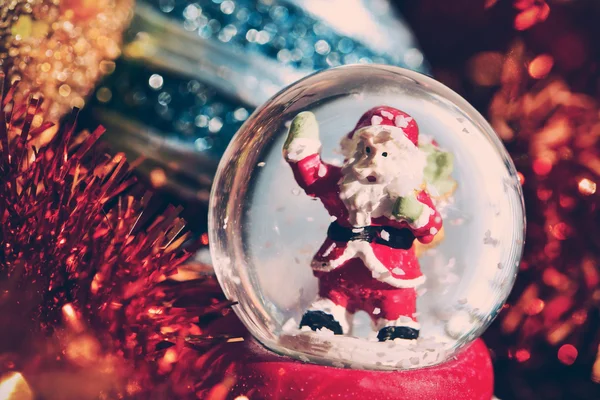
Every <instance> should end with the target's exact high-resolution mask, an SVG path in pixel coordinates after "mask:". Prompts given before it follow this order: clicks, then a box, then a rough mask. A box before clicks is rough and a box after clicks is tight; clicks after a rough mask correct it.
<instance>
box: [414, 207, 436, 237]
mask: <svg viewBox="0 0 600 400" xmlns="http://www.w3.org/2000/svg"><path fill="white" fill-rule="evenodd" d="M433 214H435V211H434V210H433V208H431V207H429V206H428V205H426V204H423V211H421V215H419V218H417V220H416V221H415V222H413V223H412V224H410V227H411V228H422V227H424V226H425V225H427V223H428V222H429V218H430V217H431V216H432V215H433ZM436 233H437V232H436Z"/></svg>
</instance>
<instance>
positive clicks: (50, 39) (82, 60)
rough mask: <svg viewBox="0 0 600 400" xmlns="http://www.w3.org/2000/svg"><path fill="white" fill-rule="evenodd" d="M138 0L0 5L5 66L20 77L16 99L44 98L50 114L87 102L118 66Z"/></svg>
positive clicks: (56, 116)
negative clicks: (118, 58)
mask: <svg viewBox="0 0 600 400" xmlns="http://www.w3.org/2000/svg"><path fill="white" fill-rule="evenodd" d="M133 5H134V0H94V1H92V0H7V2H6V3H5V4H4V5H2V6H0V68H1V69H2V70H4V71H5V72H6V74H7V76H8V78H9V80H10V81H11V82H12V81H15V80H21V84H20V85H19V90H18V92H17V94H16V96H15V97H16V100H17V101H22V100H23V98H25V97H27V96H29V95H31V94H33V95H39V96H41V97H43V98H44V104H43V105H42V110H43V113H44V116H45V118H46V120H51V121H58V120H60V118H61V117H62V116H64V115H65V114H66V113H68V112H69V110H70V109H71V108H72V107H82V106H83V105H84V103H85V99H86V97H87V96H88V95H89V94H90V92H91V91H92V90H93V88H94V86H95V85H96V82H97V81H98V80H99V79H100V78H101V77H102V76H103V75H105V74H107V73H110V72H111V71H112V70H113V69H114V68H113V67H111V66H114V62H113V60H114V59H115V58H116V57H118V56H119V55H120V52H121V50H120V47H121V36H122V33H123V30H124V29H125V27H126V26H127V24H128V23H129V20H130V19H131V16H132V14H133Z"/></svg>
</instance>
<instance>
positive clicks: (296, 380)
mask: <svg viewBox="0 0 600 400" xmlns="http://www.w3.org/2000/svg"><path fill="white" fill-rule="evenodd" d="M227 347H228V353H230V355H231V356H232V357H233V358H234V359H235V361H234V362H233V366H232V368H230V369H229V372H230V373H231V374H232V378H233V380H234V381H235V384H234V385H233V387H232V388H231V391H230V398H231V399H236V398H240V397H239V396H245V397H247V398H249V399H252V400H256V399H289V400H294V399H303V400H304V399H306V400H311V399H319V400H328V399H378V400H395V399H410V400H451V399H452V400H453V399H457V398H460V399H462V400H490V399H491V398H492V395H493V386H494V375H493V370H492V362H491V359H490V353H489V351H488V349H487V347H486V345H485V343H484V342H483V340H481V339H477V340H476V341H475V342H473V343H472V344H471V345H470V346H469V347H467V348H465V349H464V350H463V351H461V352H460V353H459V354H458V355H457V356H456V358H454V359H452V360H450V361H448V362H446V363H443V364H440V365H436V366H433V367H429V368H422V369H417V370H407V371H369V370H354V369H343V368H334V367H326V366H322V365H315V364H309V363H304V362H302V361H298V360H294V359H291V358H288V357H284V356H280V355H277V354H274V353H272V352H270V351H268V350H266V349H265V348H263V347H262V346H261V345H260V344H258V343H257V342H256V341H255V340H254V339H252V338H249V339H247V340H246V341H245V342H243V343H235V344H230V345H229V346H227ZM242 398H244V397H242Z"/></svg>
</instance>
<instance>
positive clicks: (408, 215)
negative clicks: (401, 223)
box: [392, 193, 424, 223]
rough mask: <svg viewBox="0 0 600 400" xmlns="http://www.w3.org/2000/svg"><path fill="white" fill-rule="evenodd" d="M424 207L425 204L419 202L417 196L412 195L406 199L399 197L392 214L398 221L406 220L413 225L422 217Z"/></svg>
mask: <svg viewBox="0 0 600 400" xmlns="http://www.w3.org/2000/svg"><path fill="white" fill-rule="evenodd" d="M423 207H424V206H423V203H421V202H420V201H419V200H417V196H416V195H415V194H414V193H412V194H410V195H408V196H405V197H398V199H397V200H396V203H395V204H394V208H393V210H392V213H393V215H394V217H396V219H405V220H406V221H408V222H410V223H413V222H415V221H416V220H417V219H419V217H420V216H421V213H422V212H423Z"/></svg>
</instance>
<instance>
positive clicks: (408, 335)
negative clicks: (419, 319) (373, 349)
mask: <svg viewBox="0 0 600 400" xmlns="http://www.w3.org/2000/svg"><path fill="white" fill-rule="evenodd" d="M418 337H419V330H418V329H415V328H409V327H408V326H386V327H385V328H382V329H381V330H379V333H378V334H377V339H379V341H380V342H385V341H386V340H394V339H417V338H418Z"/></svg>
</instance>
